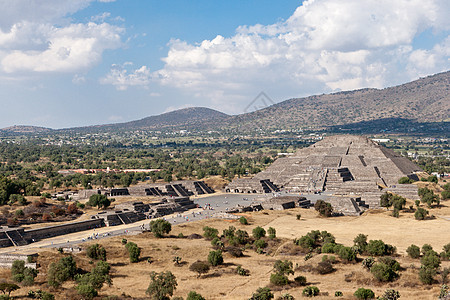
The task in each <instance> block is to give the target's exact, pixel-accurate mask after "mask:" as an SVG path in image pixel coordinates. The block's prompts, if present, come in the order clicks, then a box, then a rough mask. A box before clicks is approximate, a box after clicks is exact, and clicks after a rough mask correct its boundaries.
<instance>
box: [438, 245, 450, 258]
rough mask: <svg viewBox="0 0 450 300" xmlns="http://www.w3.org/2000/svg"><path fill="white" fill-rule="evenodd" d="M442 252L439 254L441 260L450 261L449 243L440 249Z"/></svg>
mask: <svg viewBox="0 0 450 300" xmlns="http://www.w3.org/2000/svg"><path fill="white" fill-rule="evenodd" d="M442 250H443V251H442V252H441V254H440V255H441V259H442V260H450V243H448V244H446V245H444V247H442Z"/></svg>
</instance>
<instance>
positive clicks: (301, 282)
mask: <svg viewBox="0 0 450 300" xmlns="http://www.w3.org/2000/svg"><path fill="white" fill-rule="evenodd" d="M294 281H295V283H296V284H297V285H301V286H303V285H306V277H305V276H297V277H295V278H294Z"/></svg>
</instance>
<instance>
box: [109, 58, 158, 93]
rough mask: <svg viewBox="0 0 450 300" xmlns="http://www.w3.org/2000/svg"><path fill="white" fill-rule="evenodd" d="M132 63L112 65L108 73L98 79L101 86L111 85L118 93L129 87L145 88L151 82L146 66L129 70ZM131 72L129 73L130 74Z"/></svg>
mask: <svg viewBox="0 0 450 300" xmlns="http://www.w3.org/2000/svg"><path fill="white" fill-rule="evenodd" d="M131 66H132V63H130V62H126V63H124V64H123V65H112V66H111V70H110V72H109V73H108V74H107V75H106V76H105V77H103V78H101V79H100V83H102V84H112V85H114V86H115V87H116V89H117V90H119V91H124V90H126V89H128V87H130V86H141V87H144V88H146V87H147V86H148V85H149V84H150V82H151V73H150V70H149V68H148V67H147V66H142V67H140V68H139V69H135V70H129V69H130V68H131ZM130 71H131V72H130Z"/></svg>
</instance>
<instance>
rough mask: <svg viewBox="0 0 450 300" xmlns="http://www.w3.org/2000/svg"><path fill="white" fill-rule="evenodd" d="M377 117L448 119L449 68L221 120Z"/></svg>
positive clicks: (336, 121) (295, 122)
mask: <svg viewBox="0 0 450 300" xmlns="http://www.w3.org/2000/svg"><path fill="white" fill-rule="evenodd" d="M379 119H391V120H392V119H401V120H404V119H407V120H413V121H417V122H445V121H447V122H448V121H450V71H448V72H445V73H440V74H436V75H433V76H429V77H426V78H421V79H418V80H415V81H413V82H409V83H406V84H402V85H399V86H395V87H390V88H385V89H381V90H380V89H361V90H355V91H348V92H339V93H334V94H327V95H325V94H324V95H317V96H310V97H306V98H295V99H290V100H286V101H283V102H280V103H278V104H275V105H272V106H270V107H267V108H265V109H261V110H258V111H255V112H251V113H247V114H242V115H237V116H233V117H231V118H230V119H228V120H227V122H226V124H222V125H221V126H223V127H224V128H229V129H231V128H236V129H239V131H246V130H254V129H257V128H264V129H271V128H272V129H293V128H299V127H303V128H304V127H305V126H315V127H321V126H327V127H328V126H336V125H346V124H354V123H362V122H368V121H373V120H379Z"/></svg>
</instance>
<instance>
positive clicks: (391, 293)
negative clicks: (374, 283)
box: [381, 289, 400, 300]
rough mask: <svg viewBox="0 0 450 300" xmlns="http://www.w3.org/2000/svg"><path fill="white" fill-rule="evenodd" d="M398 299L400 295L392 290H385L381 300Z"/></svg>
mask: <svg viewBox="0 0 450 300" xmlns="http://www.w3.org/2000/svg"><path fill="white" fill-rule="evenodd" d="M399 298H400V293H399V292H398V291H396V290H393V289H387V290H385V291H384V294H383V297H381V299H382V300H397V299H399Z"/></svg>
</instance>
